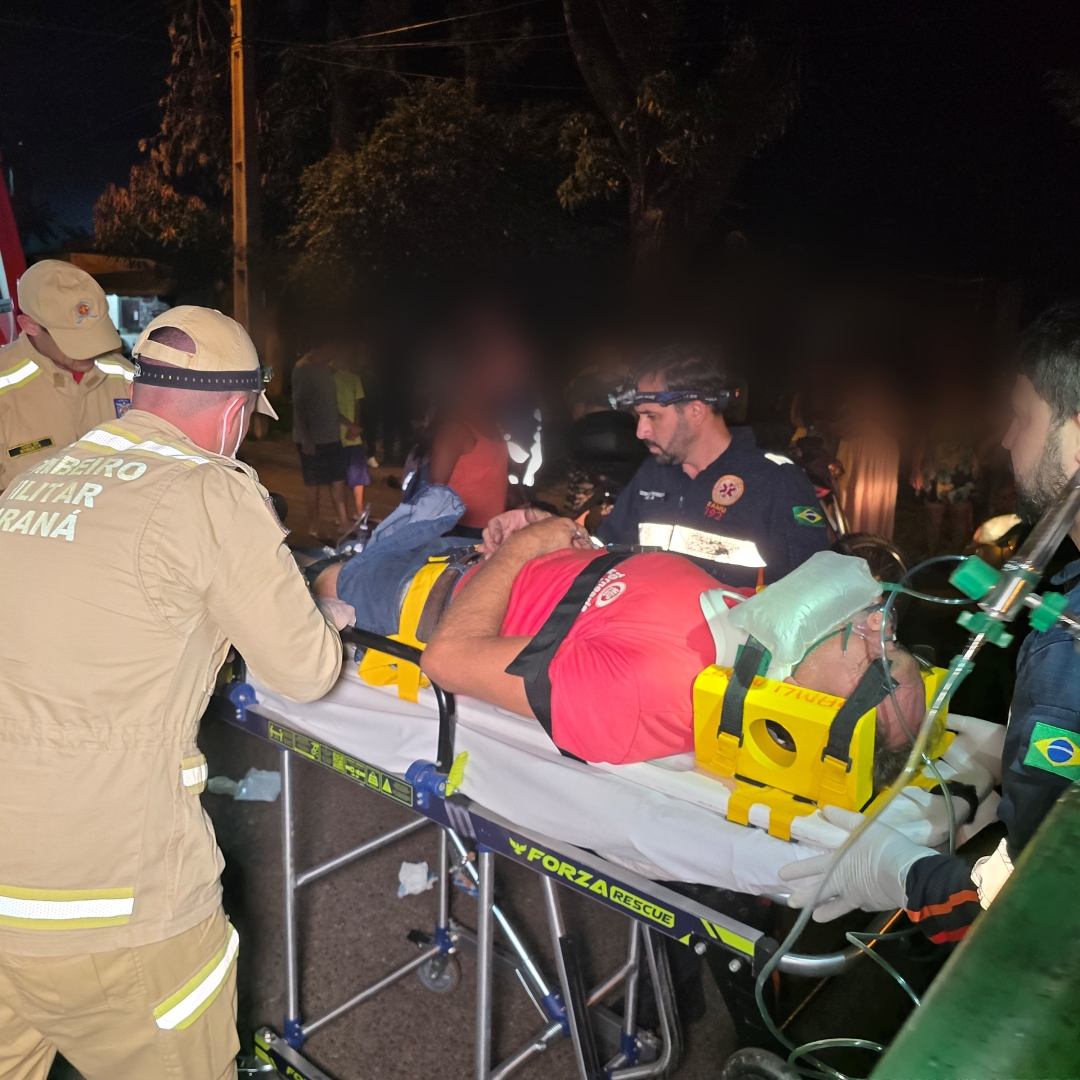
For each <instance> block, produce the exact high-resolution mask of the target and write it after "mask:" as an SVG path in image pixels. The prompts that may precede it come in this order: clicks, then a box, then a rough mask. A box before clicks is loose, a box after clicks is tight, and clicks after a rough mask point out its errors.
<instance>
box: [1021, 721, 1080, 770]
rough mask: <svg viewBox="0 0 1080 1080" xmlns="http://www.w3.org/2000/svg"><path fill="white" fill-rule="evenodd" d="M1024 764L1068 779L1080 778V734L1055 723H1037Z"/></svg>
mask: <svg viewBox="0 0 1080 1080" xmlns="http://www.w3.org/2000/svg"><path fill="white" fill-rule="evenodd" d="M1024 764H1025V765H1032V766H1034V767H1035V768H1036V769H1043V770H1045V771H1046V772H1048V773H1054V774H1055V775H1056V776H1063V777H1064V778H1065V779H1066V780H1080V734H1077V732H1075V731H1069V730H1068V729H1067V728H1059V727H1054V726H1053V724H1036V725H1035V729H1034V730H1033V731H1032V733H1031V742H1030V743H1029V744H1028V752H1027V753H1026V754H1025V755H1024Z"/></svg>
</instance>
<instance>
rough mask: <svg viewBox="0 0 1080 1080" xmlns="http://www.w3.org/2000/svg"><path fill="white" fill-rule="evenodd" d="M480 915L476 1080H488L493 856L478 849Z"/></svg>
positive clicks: (477, 975) (478, 929)
mask: <svg viewBox="0 0 1080 1080" xmlns="http://www.w3.org/2000/svg"><path fill="white" fill-rule="evenodd" d="M478 858H479V862H480V875H479V876H480V882H479V895H478V901H479V906H480V912H479V915H478V917H477V920H476V1080H488V1073H489V1072H490V1071H491V986H492V978H493V974H494V972H493V971H492V959H493V955H494V946H495V923H494V920H493V918H492V911H491V909H492V907H493V905H494V902H495V853H494V852H493V851H491V850H489V849H488V848H483V847H482V848H480V850H479V852H478Z"/></svg>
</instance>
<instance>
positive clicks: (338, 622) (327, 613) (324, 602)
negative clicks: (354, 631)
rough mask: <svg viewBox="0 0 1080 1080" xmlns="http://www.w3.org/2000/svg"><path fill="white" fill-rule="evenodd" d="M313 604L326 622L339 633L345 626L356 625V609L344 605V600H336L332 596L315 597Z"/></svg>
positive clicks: (349, 605)
mask: <svg viewBox="0 0 1080 1080" xmlns="http://www.w3.org/2000/svg"><path fill="white" fill-rule="evenodd" d="M315 604H316V606H317V607H318V609H319V610H320V611H321V612H322V613H323V617H324V618H325V619H326V621H327V622H328V623H330V625H331V626H333V627H334V629H336V630H337V631H338V632H339V633H340V632H341V631H342V630H344V629H345V627H346V626H353V625H354V624H355V623H356V609H355V608H354V607H353V606H352V604H346V603H345V601H344V600H338V599H337V598H336V597H333V596H319V597H316V599H315Z"/></svg>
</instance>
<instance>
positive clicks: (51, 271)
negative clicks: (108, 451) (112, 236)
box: [0, 259, 133, 491]
mask: <svg viewBox="0 0 1080 1080" xmlns="http://www.w3.org/2000/svg"><path fill="white" fill-rule="evenodd" d="M18 290H19V307H20V309H21V310H22V314H21V315H20V316H19V320H18V321H19V329H20V330H22V333H21V334H20V335H19V336H18V338H16V340H15V341H13V342H12V343H11V344H10V345H5V346H4V348H2V349H0V491H2V490H3V489H4V488H6V487H7V486H8V483H9V482H10V481H11V479H12V478H13V477H15V476H18V475H19V473H21V472H24V471H25V470H26V469H29V468H31V467H33V466H34V465H35V464H36V463H37V462H39V461H41V460H42V459H44V458H47V457H49V456H50V455H53V454H55V453H56V451H57V450H59V449H60V448H61V447H63V446H67V445H68V443H71V442H74V441H75V440H76V439H77V438H79V436H80V435H84V434H85V433H86V432H87V431H89V430H90V429H91V428H92V427H96V426H97V425H98V424H101V423H104V422H106V421H108V420H118V419H119V418H120V417H121V416H123V415H124V413H125V412H126V411H127V410H128V408H129V407H130V405H131V379H132V374H133V373H132V368H131V365H130V364H129V363H128V362H127V360H125V359H124V356H123V354H122V353H121V352H120V351H119V350H120V347H121V345H122V342H121V341H120V335H119V334H118V333H117V332H116V328H115V327H114V326H113V324H112V320H111V319H110V318H109V309H108V305H107V304H106V301H105V293H104V292H102V291H101V286H100V285H98V283H97V282H96V281H95V280H94V279H93V278H92V277H91V276H90V275H89V274H87V273H85V272H84V271H82V270H80V269H79V268H78V267H77V266H72V265H71V263H66V262H59V261H58V260H56V259H46V260H44V261H43V262H39V263H35V264H34V265H33V266H31V267H30V269H29V270H27V271H26V273H25V274H23V276H22V277H21V278H20V279H19V286H18Z"/></svg>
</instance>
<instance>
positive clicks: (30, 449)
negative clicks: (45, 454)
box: [8, 436, 56, 457]
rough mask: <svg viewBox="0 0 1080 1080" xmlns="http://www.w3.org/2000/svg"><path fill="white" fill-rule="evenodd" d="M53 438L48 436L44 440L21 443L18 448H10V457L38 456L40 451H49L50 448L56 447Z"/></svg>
mask: <svg viewBox="0 0 1080 1080" xmlns="http://www.w3.org/2000/svg"><path fill="white" fill-rule="evenodd" d="M55 445H56V443H55V442H54V441H53V439H52V437H51V436H47V437H46V438H44V439H35V440H34V441H33V442H24V443H19V445H18V446H10V447H8V457H22V456H23V455H25V454H36V453H37V452H38V451H39V450H47V449H48V448H49V447H50V446H55Z"/></svg>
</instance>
